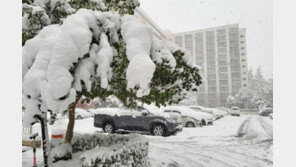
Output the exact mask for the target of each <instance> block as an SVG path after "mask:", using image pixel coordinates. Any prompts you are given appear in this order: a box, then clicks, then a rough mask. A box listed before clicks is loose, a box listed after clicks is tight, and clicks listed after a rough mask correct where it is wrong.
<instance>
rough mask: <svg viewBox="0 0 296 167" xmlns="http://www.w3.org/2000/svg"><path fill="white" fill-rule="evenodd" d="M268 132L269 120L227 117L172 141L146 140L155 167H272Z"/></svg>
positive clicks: (270, 123) (193, 129) (251, 117)
mask: <svg viewBox="0 0 296 167" xmlns="http://www.w3.org/2000/svg"><path fill="white" fill-rule="evenodd" d="M272 129H273V124H272V120H270V119H269V118H262V117H259V116H241V117H232V116H227V117H224V118H222V119H220V120H217V121H216V122H214V125H213V126H205V127H202V128H184V129H183V131H182V132H180V133H179V134H177V135H176V136H172V137H167V138H162V137H154V136H147V137H148V138H150V148H149V156H150V160H151V163H152V165H153V166H156V167H160V166H170V167H177V166H184V167H191V166H195V167H198V166H206V167H216V166H219V167H220V166H226V167H230V166H235V167H236V166H239V167H240V166H250V167H254V166H260V167H262V166H272V163H273V160H272V146H273V136H272V134H273V131H272Z"/></svg>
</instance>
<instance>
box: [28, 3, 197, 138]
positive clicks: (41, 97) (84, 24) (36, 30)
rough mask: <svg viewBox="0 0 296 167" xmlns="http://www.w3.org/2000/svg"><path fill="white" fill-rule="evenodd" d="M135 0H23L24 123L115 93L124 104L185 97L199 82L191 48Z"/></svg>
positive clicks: (168, 101)
mask: <svg viewBox="0 0 296 167" xmlns="http://www.w3.org/2000/svg"><path fill="white" fill-rule="evenodd" d="M137 6H139V3H138V1H137V0H121V1H120V0H89V1H84V0H71V1H67V0H57V1H56V0H35V1H30V0H27V1H23V8H25V7H26V8H28V10H26V11H25V10H24V11H23V44H24V46H23V94H24V95H25V96H26V97H27V100H26V101H25V102H24V104H23V105H24V107H25V110H26V111H25V115H24V117H23V124H24V126H28V125H31V124H33V123H35V122H36V119H35V118H36V116H42V117H43V118H44V119H46V113H47V112H52V113H66V112H68V114H69V124H68V127H67V132H66V141H67V142H70V141H71V139H72V136H73V128H74V121H75V119H74V116H75V113H74V112H75V106H76V103H77V102H78V101H79V99H80V97H81V96H85V97H86V99H87V100H91V99H93V98H95V97H100V98H102V99H105V98H107V97H108V96H110V95H114V96H115V97H117V98H118V99H119V100H120V101H121V102H122V104H123V105H124V106H126V107H129V108H133V107H136V105H137V102H142V103H148V104H150V103H152V102H154V103H155V104H156V105H157V106H160V105H166V104H173V103H178V102H180V101H181V100H182V99H183V98H184V97H185V96H186V94H187V92H188V91H197V86H198V85H199V84H201V77H200V75H199V69H198V68H197V67H196V66H195V64H193V62H192V61H191V59H190V58H191V56H190V54H189V52H187V51H185V50H182V49H180V48H178V47H177V46H176V45H174V44H172V43H166V42H163V41H160V40H158V39H157V38H155V37H153V33H152V30H151V29H150V28H149V27H148V26H146V25H145V24H143V23H142V22H141V21H140V20H139V19H137V18H136V17H135V16H133V15H129V14H133V10H134V9H135V8H136V7H137Z"/></svg>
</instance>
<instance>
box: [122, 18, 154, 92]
mask: <svg viewBox="0 0 296 167" xmlns="http://www.w3.org/2000/svg"><path fill="white" fill-rule="evenodd" d="M121 34H122V37H123V39H124V41H125V43H126V55H127V58H128V60H129V65H128V68H127V71H126V79H127V89H132V88H135V87H136V86H139V90H138V91H137V97H142V96H145V95H148V94H149V93H150V89H149V87H148V85H149V83H150V81H151V79H152V77H153V73H154V70H155V64H154V63H153V61H152V60H151V59H150V49H151V45H152V36H153V32H152V30H151V29H150V28H149V27H148V26H147V25H145V24H144V23H142V22H141V21H140V20H139V19H138V18H136V17H135V16H131V15H125V16H123V17H122V27H121Z"/></svg>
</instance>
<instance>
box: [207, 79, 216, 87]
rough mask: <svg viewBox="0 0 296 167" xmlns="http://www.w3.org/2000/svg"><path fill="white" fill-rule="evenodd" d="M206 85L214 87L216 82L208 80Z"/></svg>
mask: <svg viewBox="0 0 296 167" xmlns="http://www.w3.org/2000/svg"><path fill="white" fill-rule="evenodd" d="M208 85H209V86H215V85H216V80H208Z"/></svg>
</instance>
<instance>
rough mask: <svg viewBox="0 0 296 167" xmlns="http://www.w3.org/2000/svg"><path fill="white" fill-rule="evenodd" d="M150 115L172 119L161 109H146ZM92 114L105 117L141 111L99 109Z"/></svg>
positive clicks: (93, 110)
mask: <svg viewBox="0 0 296 167" xmlns="http://www.w3.org/2000/svg"><path fill="white" fill-rule="evenodd" d="M146 111H148V112H149V113H151V114H153V115H156V116H162V117H165V118H167V117H170V114H168V113H164V112H162V110H160V109H150V110H149V109H146ZM91 112H92V113H93V114H105V115H111V116H115V115H117V116H121V115H126V114H127V113H133V112H134V113H139V112H141V111H137V110H134V109H127V108H99V109H92V110H91Z"/></svg>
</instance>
